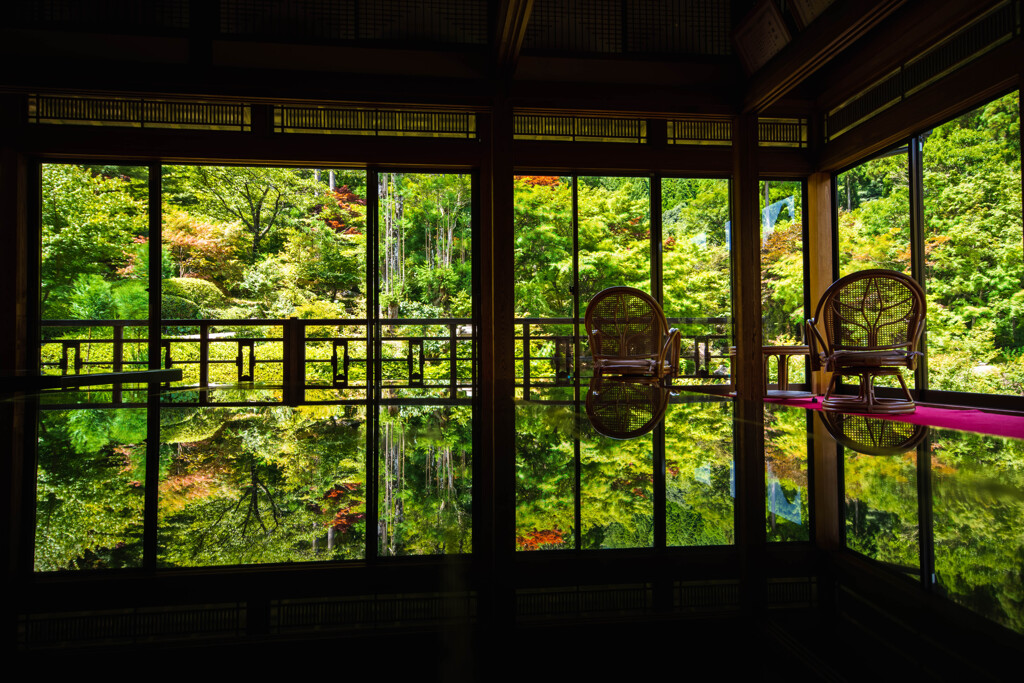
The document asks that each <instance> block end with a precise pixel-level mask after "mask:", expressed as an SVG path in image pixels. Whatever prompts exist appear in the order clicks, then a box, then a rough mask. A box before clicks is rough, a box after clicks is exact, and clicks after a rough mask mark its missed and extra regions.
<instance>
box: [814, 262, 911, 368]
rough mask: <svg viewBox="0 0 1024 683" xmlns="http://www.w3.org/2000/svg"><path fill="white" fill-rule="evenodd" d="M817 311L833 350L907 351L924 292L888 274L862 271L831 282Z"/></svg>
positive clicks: (898, 275) (903, 277)
mask: <svg viewBox="0 0 1024 683" xmlns="http://www.w3.org/2000/svg"><path fill="white" fill-rule="evenodd" d="M822 308H823V309H824V310H822V311H821V314H822V316H823V323H824V328H825V334H826V339H827V342H828V345H829V346H830V347H831V348H832V349H833V350H843V349H856V350H881V349H900V348H905V349H907V350H913V348H914V346H915V345H916V344H917V339H918V337H919V336H920V333H921V327H922V324H923V322H924V312H925V309H924V291H923V290H922V289H921V286H920V285H919V284H917V282H915V281H914V280H913V279H911V278H909V277H907V276H906V275H903V274H902V273H898V272H896V271H894V270H862V271H860V272H857V273H852V274H850V275H847V276H846V277H843V278H840V279H838V280H836V281H835V282H834V283H833V284H832V286H831V287H829V288H828V290H827V291H826V292H825V295H824V298H823V299H822Z"/></svg>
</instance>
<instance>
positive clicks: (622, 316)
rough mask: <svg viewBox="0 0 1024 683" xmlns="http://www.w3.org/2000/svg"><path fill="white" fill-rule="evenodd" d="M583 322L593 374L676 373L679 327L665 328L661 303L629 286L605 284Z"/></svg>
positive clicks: (666, 376)
mask: <svg viewBox="0 0 1024 683" xmlns="http://www.w3.org/2000/svg"><path fill="white" fill-rule="evenodd" d="M583 322H584V325H585V326H586V330H587V339H588V341H589V342H590V353H591V356H592V357H593V363H594V374H595V375H606V374H614V375H627V376H632V377H652V378H657V379H659V380H661V381H663V382H668V381H671V379H672V378H673V377H675V376H677V375H678V374H679V345H680V342H681V339H682V338H681V336H680V334H679V330H676V329H669V327H668V321H666V320H665V314H664V313H663V312H662V310H661V306H659V305H658V302H657V301H655V300H654V299H653V298H652V297H651V296H650V295H648V294H646V293H644V292H642V291H640V290H639V289H634V288H633V287H609V288H608V289H606V290H604V291H602V292H599V293H598V294H597V295H596V296H595V297H594V298H593V299H591V300H590V304H588V305H587V312H586V316H585V317H584V320H583Z"/></svg>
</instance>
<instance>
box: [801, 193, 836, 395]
mask: <svg viewBox="0 0 1024 683" xmlns="http://www.w3.org/2000/svg"><path fill="white" fill-rule="evenodd" d="M807 204H808V206H807V210H806V211H805V212H804V214H805V215H806V216H807V253H808V255H809V258H808V264H809V266H810V270H809V271H808V273H807V279H808V284H809V287H808V288H809V290H810V303H811V310H810V311H809V312H808V317H810V316H813V315H814V312H815V310H816V309H817V307H818V302H819V301H821V295H822V294H824V293H825V290H826V289H828V286H829V285H831V284H832V282H833V281H834V280H835V279H836V273H835V272H834V270H833V263H834V261H833V258H832V255H833V251H834V248H833V235H834V234H835V231H834V230H833V226H832V175H831V174H830V173H812V174H811V176H810V177H809V178H808V179H807ZM809 342H810V340H808V343H809ZM828 374H829V373H826V372H825V371H824V370H820V371H817V372H812V373H811V391H813V392H814V393H815V394H819V395H820V394H823V393H825V388H826V387H827V386H828Z"/></svg>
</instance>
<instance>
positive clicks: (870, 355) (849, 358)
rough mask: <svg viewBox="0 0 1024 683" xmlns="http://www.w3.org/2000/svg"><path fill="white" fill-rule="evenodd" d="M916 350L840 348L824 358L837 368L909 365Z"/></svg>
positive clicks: (915, 354) (826, 362) (827, 362)
mask: <svg viewBox="0 0 1024 683" xmlns="http://www.w3.org/2000/svg"><path fill="white" fill-rule="evenodd" d="M917 355H918V354H917V353H916V352H907V351H905V350H903V349H883V350H877V351H850V350H839V351H835V352H833V353H832V355H831V356H826V357H824V358H823V360H824V361H825V364H826V365H831V366H832V367H835V368H884V367H895V366H902V367H909V366H910V365H911V363H912V362H913V360H914V358H915V357H916V356H917Z"/></svg>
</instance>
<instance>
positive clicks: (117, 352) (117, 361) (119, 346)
mask: <svg viewBox="0 0 1024 683" xmlns="http://www.w3.org/2000/svg"><path fill="white" fill-rule="evenodd" d="M112 331H113V337H114V372H121V371H122V370H123V369H124V325H122V324H119V323H118V322H117V321H114V326H113V328H112ZM112 389H113V391H112V394H111V397H110V400H111V401H112V402H113V403H120V402H121V383H120V382H114V385H113V387H112Z"/></svg>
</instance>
